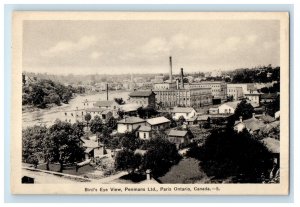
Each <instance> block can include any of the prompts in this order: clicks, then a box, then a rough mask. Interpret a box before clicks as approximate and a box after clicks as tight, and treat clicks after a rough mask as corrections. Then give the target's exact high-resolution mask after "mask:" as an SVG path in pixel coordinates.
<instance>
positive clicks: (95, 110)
mask: <svg viewBox="0 0 300 207" xmlns="http://www.w3.org/2000/svg"><path fill="white" fill-rule="evenodd" d="M85 110H86V111H87V112H102V111H104V110H105V109H101V108H98V107H93V108H87V109H85Z"/></svg>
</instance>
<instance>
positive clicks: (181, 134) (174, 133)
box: [168, 129, 187, 137]
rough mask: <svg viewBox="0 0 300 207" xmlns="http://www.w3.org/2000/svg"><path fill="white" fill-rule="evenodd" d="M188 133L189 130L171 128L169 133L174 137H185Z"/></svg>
mask: <svg viewBox="0 0 300 207" xmlns="http://www.w3.org/2000/svg"><path fill="white" fill-rule="evenodd" d="M186 134H187V131H183V130H175V129H171V131H170V132H169V134H168V135H169V136H174V137H184V136H185V135H186Z"/></svg>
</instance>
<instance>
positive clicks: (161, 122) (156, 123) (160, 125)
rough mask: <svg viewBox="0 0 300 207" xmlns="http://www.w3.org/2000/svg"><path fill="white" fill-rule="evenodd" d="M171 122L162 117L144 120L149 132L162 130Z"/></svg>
mask: <svg viewBox="0 0 300 207" xmlns="http://www.w3.org/2000/svg"><path fill="white" fill-rule="evenodd" d="M170 124H171V121H170V120H169V119H167V118H166V117H164V116H161V117H155V118H151V119H147V120H146V126H148V127H150V128H151V130H164V129H167V128H169V127H170Z"/></svg>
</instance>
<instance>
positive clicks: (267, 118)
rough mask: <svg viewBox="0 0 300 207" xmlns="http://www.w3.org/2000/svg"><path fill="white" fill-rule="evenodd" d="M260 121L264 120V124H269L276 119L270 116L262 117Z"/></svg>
mask: <svg viewBox="0 0 300 207" xmlns="http://www.w3.org/2000/svg"><path fill="white" fill-rule="evenodd" d="M259 119H260V120H262V121H263V122H267V123H270V122H273V121H275V118H273V117H272V116H270V115H268V114H267V115H262V116H260V117H259Z"/></svg>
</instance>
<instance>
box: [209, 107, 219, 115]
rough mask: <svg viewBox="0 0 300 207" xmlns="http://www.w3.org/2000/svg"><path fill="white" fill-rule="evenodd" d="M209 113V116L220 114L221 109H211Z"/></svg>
mask: <svg viewBox="0 0 300 207" xmlns="http://www.w3.org/2000/svg"><path fill="white" fill-rule="evenodd" d="M208 113H209V114H218V113H219V108H209V110H208Z"/></svg>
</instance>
